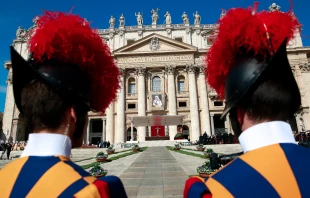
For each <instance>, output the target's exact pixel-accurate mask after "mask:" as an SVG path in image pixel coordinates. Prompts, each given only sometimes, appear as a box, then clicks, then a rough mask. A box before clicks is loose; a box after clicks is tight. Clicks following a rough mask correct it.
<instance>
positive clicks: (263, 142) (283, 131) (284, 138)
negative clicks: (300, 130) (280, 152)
mask: <svg viewBox="0 0 310 198" xmlns="http://www.w3.org/2000/svg"><path fill="white" fill-rule="evenodd" d="M239 142H240V144H241V146H242V149H243V152H244V153H246V152H248V151H251V150H255V149H258V148H261V147H265V146H269V145H272V144H279V143H293V144H296V141H295V138H294V135H293V132H292V129H291V126H290V125H289V124H288V123H286V122H282V121H273V122H264V123H261V124H257V125H254V126H252V127H250V128H248V129H247V130H245V131H243V132H242V133H241V135H240V136H239Z"/></svg>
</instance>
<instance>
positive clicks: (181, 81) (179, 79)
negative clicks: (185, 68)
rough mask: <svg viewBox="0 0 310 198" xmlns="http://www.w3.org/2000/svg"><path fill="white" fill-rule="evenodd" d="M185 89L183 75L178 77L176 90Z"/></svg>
mask: <svg viewBox="0 0 310 198" xmlns="http://www.w3.org/2000/svg"><path fill="white" fill-rule="evenodd" d="M182 91H185V78H184V76H179V77H178V92H182Z"/></svg>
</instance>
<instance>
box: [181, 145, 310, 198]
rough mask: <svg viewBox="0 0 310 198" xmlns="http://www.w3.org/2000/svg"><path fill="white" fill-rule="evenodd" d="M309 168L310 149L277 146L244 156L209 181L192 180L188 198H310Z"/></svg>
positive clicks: (186, 197)
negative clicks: (263, 197)
mask: <svg viewBox="0 0 310 198" xmlns="http://www.w3.org/2000/svg"><path fill="white" fill-rule="evenodd" d="M309 167H310V149H308V148H303V147H301V146H298V145H296V144H291V143H281V144H274V145H271V146H266V147H262V148H259V149H255V150H252V151H249V152H247V153H246V154H244V155H241V156H240V157H238V158H237V159H236V160H234V161H232V162H231V163H230V164H229V165H227V166H226V167H225V168H223V169H221V170H220V171H218V172H216V173H215V174H213V175H211V176H210V177H209V178H206V179H202V178H200V177H193V178H190V179H188V180H187V181H186V185H185V189H184V197H185V198H193V197H219V198H222V197H224V198H230V197H238V198H239V197H241V198H243V197H247V198H248V197H251V198H253V197H262V196H265V197H268V198H269V197H289V198H298V197H310V185H309V178H310V169H309ZM210 194H212V195H210Z"/></svg>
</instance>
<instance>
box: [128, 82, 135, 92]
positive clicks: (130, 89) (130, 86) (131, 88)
mask: <svg viewBox="0 0 310 198" xmlns="http://www.w3.org/2000/svg"><path fill="white" fill-rule="evenodd" d="M135 93H136V81H135V79H134V78H130V79H129V80H128V94H135Z"/></svg>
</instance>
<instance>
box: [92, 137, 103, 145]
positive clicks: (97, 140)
mask: <svg viewBox="0 0 310 198" xmlns="http://www.w3.org/2000/svg"><path fill="white" fill-rule="evenodd" d="M100 142H101V137H92V138H91V144H94V145H98V144H99V143H100Z"/></svg>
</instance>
